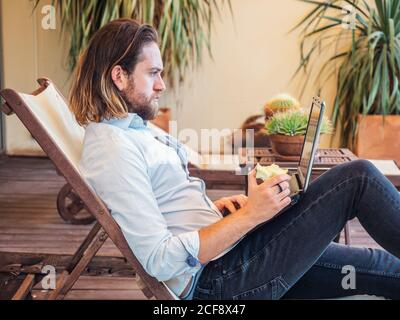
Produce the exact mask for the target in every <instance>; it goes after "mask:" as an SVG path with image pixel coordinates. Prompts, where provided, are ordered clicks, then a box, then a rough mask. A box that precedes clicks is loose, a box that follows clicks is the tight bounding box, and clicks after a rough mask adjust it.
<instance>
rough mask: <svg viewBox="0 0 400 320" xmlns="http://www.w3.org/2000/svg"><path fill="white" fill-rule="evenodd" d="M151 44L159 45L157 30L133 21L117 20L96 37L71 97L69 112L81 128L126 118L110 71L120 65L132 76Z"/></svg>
mask: <svg viewBox="0 0 400 320" xmlns="http://www.w3.org/2000/svg"><path fill="white" fill-rule="evenodd" d="M151 42H156V43H157V42H158V37H157V32H156V30H155V29H154V28H153V27H152V26H149V25H141V24H139V23H138V22H137V21H135V20H132V19H118V20H114V21H112V22H110V23H108V24H107V25H105V26H104V27H102V28H101V29H99V30H98V31H97V32H96V33H95V34H94V35H93V37H92V39H91V40H90V42H89V45H88V47H87V48H86V50H85V51H84V52H83V53H82V55H81V57H80V58H79V62H78V65H77V69H76V75H75V79H74V81H73V84H72V87H71V93H70V108H71V111H72V112H73V113H74V115H75V118H76V120H77V122H78V123H79V124H80V125H82V126H85V125H87V124H88V123H89V122H100V121H101V120H103V119H110V118H114V117H115V118H124V117H126V116H127V113H128V108H127V105H126V103H125V101H124V99H123V98H122V96H121V94H120V92H119V90H118V88H117V87H116V86H115V84H114V82H113V80H112V78H111V71H112V69H113V68H114V67H115V66H117V65H119V66H121V68H122V69H123V70H124V71H125V72H127V73H128V75H130V74H132V72H133V71H134V69H135V66H136V64H137V63H138V62H139V59H140V54H141V52H142V48H143V46H144V45H145V44H147V43H151Z"/></svg>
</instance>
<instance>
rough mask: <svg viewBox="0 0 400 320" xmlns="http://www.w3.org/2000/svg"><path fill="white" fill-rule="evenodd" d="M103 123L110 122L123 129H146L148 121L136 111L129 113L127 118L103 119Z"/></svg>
mask: <svg viewBox="0 0 400 320" xmlns="http://www.w3.org/2000/svg"><path fill="white" fill-rule="evenodd" d="M101 122H102V123H106V124H110V125H113V126H116V127H118V128H121V129H125V130H126V129H128V128H131V129H145V128H147V121H145V120H143V119H142V118H141V117H140V116H139V115H138V114H136V113H128V116H127V117H126V118H122V119H118V118H111V119H109V120H107V119H103V120H102V121H101Z"/></svg>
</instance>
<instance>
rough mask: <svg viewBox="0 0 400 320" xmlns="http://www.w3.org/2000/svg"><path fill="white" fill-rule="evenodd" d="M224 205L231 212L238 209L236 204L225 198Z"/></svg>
mask: <svg viewBox="0 0 400 320" xmlns="http://www.w3.org/2000/svg"><path fill="white" fill-rule="evenodd" d="M224 205H225V207H226V208H227V209H228V210H229V211H230V212H231V213H232V212H235V211H236V208H235V205H234V204H233V202H232V201H230V200H225V201H224Z"/></svg>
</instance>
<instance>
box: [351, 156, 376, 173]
mask: <svg viewBox="0 0 400 320" xmlns="http://www.w3.org/2000/svg"><path fill="white" fill-rule="evenodd" d="M348 168H349V170H351V172H352V173H353V175H355V176H376V175H380V172H379V170H378V169H377V168H376V167H375V166H374V165H373V164H372V162H370V161H368V160H365V159H359V160H354V161H351V162H350V163H349V166H348Z"/></svg>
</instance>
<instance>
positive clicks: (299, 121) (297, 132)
mask: <svg viewBox="0 0 400 320" xmlns="http://www.w3.org/2000/svg"><path fill="white" fill-rule="evenodd" d="M308 117H309V113H308V112H306V111H305V110H303V109H294V110H290V111H286V112H278V113H276V114H274V115H273V116H272V117H271V118H270V119H269V121H267V123H266V125H265V128H266V130H267V131H268V134H281V135H285V136H301V135H305V134H306V130H307V124H308ZM332 132H333V128H332V123H331V121H329V120H328V119H327V118H325V117H324V119H323V121H322V127H321V133H326V134H331V133H332Z"/></svg>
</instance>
